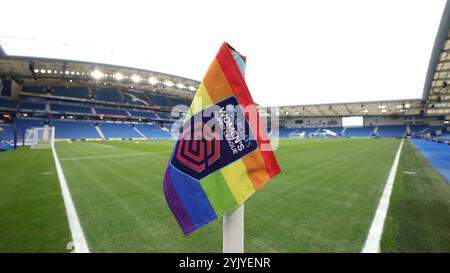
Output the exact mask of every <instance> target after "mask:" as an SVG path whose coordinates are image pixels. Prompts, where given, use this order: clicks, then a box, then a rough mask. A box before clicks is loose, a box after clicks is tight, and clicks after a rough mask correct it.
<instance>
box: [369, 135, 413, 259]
mask: <svg viewBox="0 0 450 273" xmlns="http://www.w3.org/2000/svg"><path fill="white" fill-rule="evenodd" d="M403 141H404V139H402V142H400V146H399V147H398V150H397V154H396V155H395V159H394V163H392V167H391V172H390V173H389V177H388V179H387V181H386V186H385V187H384V191H383V195H382V196H381V199H380V202H379V203H378V208H377V211H376V212H375V216H374V218H373V221H372V225H371V226H370V230H369V234H368V235H367V239H366V243H365V244H364V247H363V249H362V253H379V252H380V240H381V235H382V233H383V227H384V221H385V219H386V215H387V211H388V208H389V201H390V198H391V193H392V188H393V187H394V181H395V174H396V173H397V167H398V162H399V160H400V153H401V151H402V147H403Z"/></svg>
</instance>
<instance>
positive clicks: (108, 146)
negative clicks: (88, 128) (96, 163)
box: [89, 142, 116, 148]
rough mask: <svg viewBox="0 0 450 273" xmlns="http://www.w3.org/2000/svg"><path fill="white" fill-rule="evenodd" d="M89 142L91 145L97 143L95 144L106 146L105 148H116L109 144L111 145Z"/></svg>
mask: <svg viewBox="0 0 450 273" xmlns="http://www.w3.org/2000/svg"><path fill="white" fill-rule="evenodd" d="M89 144H92V145H97V146H103V147H107V148H116V147H114V146H111V145H106V144H100V143H93V142H89Z"/></svg>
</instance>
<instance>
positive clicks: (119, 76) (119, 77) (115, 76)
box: [114, 73, 124, 81]
mask: <svg viewBox="0 0 450 273" xmlns="http://www.w3.org/2000/svg"><path fill="white" fill-rule="evenodd" d="M114 78H116V80H118V81H121V80H123V78H124V76H123V75H122V74H120V73H116V74H114Z"/></svg>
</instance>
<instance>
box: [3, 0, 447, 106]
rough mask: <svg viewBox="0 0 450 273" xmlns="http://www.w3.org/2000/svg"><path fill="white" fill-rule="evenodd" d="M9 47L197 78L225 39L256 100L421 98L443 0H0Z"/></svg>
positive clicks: (275, 103)
mask: <svg viewBox="0 0 450 273" xmlns="http://www.w3.org/2000/svg"><path fill="white" fill-rule="evenodd" d="M1 6H2V11H1V12H0V13H1V16H0V26H1V27H0V44H1V45H2V47H3V48H4V50H5V51H6V53H7V54H11V55H27V56H39V57H50V58H62V59H72V60H81V61H91V62H100V63H108V64H114V65H124V66H131V67H137V68H143V69H150V70H154V71H159V72H164V73H169V74H174V75H178V76H182V77H186V78H191V79H195V80H199V81H200V80H201V79H202V78H203V76H204V74H205V72H206V70H207V69H208V67H209V65H210V63H211V61H212V60H213V58H214V57H215V54H216V53H217V51H218V49H219V47H220V45H221V44H222V43H223V42H224V41H227V42H229V43H230V44H231V45H232V46H233V47H234V48H235V49H237V50H238V51H239V52H241V53H242V54H243V55H246V56H247V70H246V80H247V84H248V86H249V89H250V91H251V93H252V96H253V99H254V100H255V101H256V102H258V103H259V104H261V105H264V106H280V105H301V104H316V103H336V102H359V101H375V100H393V99H407V98H408V99H410V98H420V97H421V96H422V92H423V85H424V81H425V74H426V71H427V68H428V63H429V60H430V56H431V51H432V47H433V44H434V39H435V37H436V33H437V29H438V26H439V22H440V19H441V15H442V11H443V9H444V6H445V0H376V1H375V0H340V1H335V0H334V1H333V0H309V1H299V0H297V1H285V0H272V1H264V0H259V1H242V0H227V1H212V0H204V1H200V0H199V1H196V0H194V1H186V0H185V1H182V0H180V1H176V0H161V1H159V0H158V1H135V0H127V1H113V0H109V1H99V0H90V1H85V0H76V1H70V0H66V1H49V0H40V1H33V0H30V1H23V0H5V1H2V5H1Z"/></svg>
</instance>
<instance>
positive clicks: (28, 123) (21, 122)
mask: <svg viewBox="0 0 450 273" xmlns="http://www.w3.org/2000/svg"><path fill="white" fill-rule="evenodd" d="M38 127H44V121H43V120H42V119H22V118H18V119H16V130H17V134H18V135H20V136H22V135H23V133H24V132H25V130H26V129H29V128H38Z"/></svg>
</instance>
